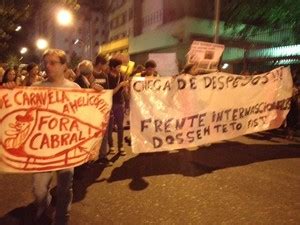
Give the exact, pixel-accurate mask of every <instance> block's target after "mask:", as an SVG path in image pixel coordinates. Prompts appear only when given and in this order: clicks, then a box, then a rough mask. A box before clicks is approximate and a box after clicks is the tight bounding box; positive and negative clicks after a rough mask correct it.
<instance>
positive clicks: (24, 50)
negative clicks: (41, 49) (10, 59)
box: [20, 47, 28, 55]
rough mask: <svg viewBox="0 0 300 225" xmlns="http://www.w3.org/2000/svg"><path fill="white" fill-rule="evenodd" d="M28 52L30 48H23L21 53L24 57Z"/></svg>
mask: <svg viewBox="0 0 300 225" xmlns="http://www.w3.org/2000/svg"><path fill="white" fill-rule="evenodd" d="M27 51H28V48H26V47H23V48H21V50H20V53H21V54H22V55H23V54H25V53H26V52H27Z"/></svg>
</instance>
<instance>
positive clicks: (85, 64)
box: [78, 60, 94, 76]
mask: <svg viewBox="0 0 300 225" xmlns="http://www.w3.org/2000/svg"><path fill="white" fill-rule="evenodd" d="M93 69H94V68H93V63H92V62H91V61H90V60H82V61H81V62H80V63H79V64H78V70H79V71H78V72H79V74H80V75H83V76H88V75H91V74H92V73H93Z"/></svg>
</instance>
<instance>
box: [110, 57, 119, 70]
mask: <svg viewBox="0 0 300 225" xmlns="http://www.w3.org/2000/svg"><path fill="white" fill-rule="evenodd" d="M121 65H122V61H121V60H120V59H115V58H111V59H110V60H109V63H108V66H109V68H110V70H111V71H120V67H121Z"/></svg>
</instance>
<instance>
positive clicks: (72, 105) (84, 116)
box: [0, 87, 112, 173]
mask: <svg viewBox="0 0 300 225" xmlns="http://www.w3.org/2000/svg"><path fill="white" fill-rule="evenodd" d="M111 98H112V91H102V92H96V91H94V90H92V89H70V88H69V89H63V88H51V89H50V88H38V87H27V88H26V87H23V88H15V89H13V90H8V89H0V110H1V116H0V127H1V129H0V160H1V161H0V171H5V172H19V173H23V172H41V171H51V170H59V169H64V168H69V167H74V166H78V165H80V164H83V163H84V162H87V161H89V160H94V159H95V158H96V157H97V155H98V152H99V148H100V144H101V142H102V137H103V135H104V132H105V130H106V128H107V124H108V120H109V112H110V109H111V104H112V102H111Z"/></svg>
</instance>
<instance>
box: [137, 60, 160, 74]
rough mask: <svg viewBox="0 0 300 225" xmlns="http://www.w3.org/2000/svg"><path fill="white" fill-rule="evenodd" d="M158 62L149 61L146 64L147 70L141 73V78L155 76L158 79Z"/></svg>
mask: <svg viewBox="0 0 300 225" xmlns="http://www.w3.org/2000/svg"><path fill="white" fill-rule="evenodd" d="M156 66H157V65H156V62H155V61H154V60H148V61H146V62H145V70H144V71H143V72H142V73H141V77H149V76H154V77H157V76H158V74H157V71H156Z"/></svg>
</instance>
